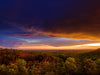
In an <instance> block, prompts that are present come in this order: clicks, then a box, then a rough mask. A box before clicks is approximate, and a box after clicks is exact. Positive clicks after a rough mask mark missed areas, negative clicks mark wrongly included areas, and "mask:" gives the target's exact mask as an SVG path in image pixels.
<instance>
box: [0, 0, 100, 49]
mask: <svg viewBox="0 0 100 75" xmlns="http://www.w3.org/2000/svg"><path fill="white" fill-rule="evenodd" d="M0 47H1V48H13V49H23V50H33V49H34V50H48V49H49V50H55V49H57V50H63V49H65V50H67V49H97V48H100V0H0Z"/></svg>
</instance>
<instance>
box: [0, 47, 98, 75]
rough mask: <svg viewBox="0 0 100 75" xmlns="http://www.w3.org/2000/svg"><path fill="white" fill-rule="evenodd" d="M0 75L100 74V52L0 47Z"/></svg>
mask: <svg viewBox="0 0 100 75" xmlns="http://www.w3.org/2000/svg"><path fill="white" fill-rule="evenodd" d="M0 75H100V49H97V50H16V49H7V48H5V49H3V48H0Z"/></svg>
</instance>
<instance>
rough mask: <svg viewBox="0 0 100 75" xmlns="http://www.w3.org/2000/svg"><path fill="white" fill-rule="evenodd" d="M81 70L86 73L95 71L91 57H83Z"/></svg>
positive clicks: (94, 64)
mask: <svg viewBox="0 0 100 75" xmlns="http://www.w3.org/2000/svg"><path fill="white" fill-rule="evenodd" d="M83 71H84V72H86V73H87V74H92V73H93V72H94V71H96V63H95V62H94V61H93V60H91V59H85V60H84V61H83Z"/></svg>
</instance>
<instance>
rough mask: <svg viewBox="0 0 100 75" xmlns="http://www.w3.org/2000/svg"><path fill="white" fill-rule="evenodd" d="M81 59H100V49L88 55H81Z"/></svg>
mask: <svg viewBox="0 0 100 75" xmlns="http://www.w3.org/2000/svg"><path fill="white" fill-rule="evenodd" d="M80 58H84V59H85V58H91V59H93V60H95V59H98V58H100V49H97V50H94V51H91V52H87V53H82V54H80Z"/></svg>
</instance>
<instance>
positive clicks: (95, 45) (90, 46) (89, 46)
mask: <svg viewBox="0 0 100 75" xmlns="http://www.w3.org/2000/svg"><path fill="white" fill-rule="evenodd" d="M97 48H100V43H92V44H83V45H74V46H59V47H56V46H50V45H43V44H40V45H21V46H19V47H17V49H36V50H37V49H39V50H41V49H42V50H66V49H97Z"/></svg>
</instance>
